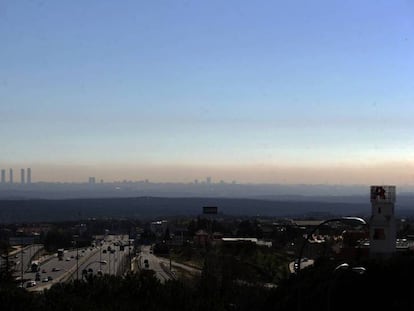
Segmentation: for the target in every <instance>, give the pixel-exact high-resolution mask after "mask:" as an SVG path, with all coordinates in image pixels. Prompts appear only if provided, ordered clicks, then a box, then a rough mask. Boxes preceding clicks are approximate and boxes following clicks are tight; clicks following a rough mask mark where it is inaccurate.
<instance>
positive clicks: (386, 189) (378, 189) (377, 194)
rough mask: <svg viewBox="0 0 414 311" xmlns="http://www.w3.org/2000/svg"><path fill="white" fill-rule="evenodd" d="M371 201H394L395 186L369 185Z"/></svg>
mask: <svg viewBox="0 0 414 311" xmlns="http://www.w3.org/2000/svg"><path fill="white" fill-rule="evenodd" d="M371 202H384V203H394V202H395V186H371Z"/></svg>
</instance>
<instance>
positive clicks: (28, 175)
mask: <svg viewBox="0 0 414 311" xmlns="http://www.w3.org/2000/svg"><path fill="white" fill-rule="evenodd" d="M27 183H28V184H31V183H32V169H31V168H30V167H29V168H28V169H27Z"/></svg>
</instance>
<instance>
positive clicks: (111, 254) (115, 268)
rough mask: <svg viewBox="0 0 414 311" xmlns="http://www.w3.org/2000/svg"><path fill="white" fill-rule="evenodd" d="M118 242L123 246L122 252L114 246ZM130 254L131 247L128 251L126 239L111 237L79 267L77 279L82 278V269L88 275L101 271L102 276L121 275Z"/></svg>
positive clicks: (118, 247) (125, 237)
mask: <svg viewBox="0 0 414 311" xmlns="http://www.w3.org/2000/svg"><path fill="white" fill-rule="evenodd" d="M110 241H111V242H110ZM119 241H121V242H122V243H123V245H124V250H123V251H122V250H121V247H120V246H116V245H114V243H115V242H119ZM108 248H109V249H108ZM130 253H131V254H132V253H133V249H132V246H131V250H128V237H127V236H124V237H121V236H116V237H115V236H113V237H111V238H110V239H107V240H106V241H104V243H103V245H102V246H99V247H98V251H97V252H96V253H95V254H94V255H93V256H92V257H90V258H89V259H88V261H87V262H85V263H83V264H82V265H80V266H79V275H80V276H79V277H80V278H81V277H82V275H81V274H82V271H83V270H84V269H86V270H87V271H88V274H90V273H93V274H97V273H98V271H101V272H102V274H112V275H121V274H122V273H123V272H124V271H123V266H124V265H128V263H129V259H128V255H129V254H130ZM89 269H92V270H89Z"/></svg>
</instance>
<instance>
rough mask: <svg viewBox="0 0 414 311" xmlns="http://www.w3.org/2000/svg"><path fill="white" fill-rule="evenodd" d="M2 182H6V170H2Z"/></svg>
mask: <svg viewBox="0 0 414 311" xmlns="http://www.w3.org/2000/svg"><path fill="white" fill-rule="evenodd" d="M1 183H2V184H5V183H6V170H1Z"/></svg>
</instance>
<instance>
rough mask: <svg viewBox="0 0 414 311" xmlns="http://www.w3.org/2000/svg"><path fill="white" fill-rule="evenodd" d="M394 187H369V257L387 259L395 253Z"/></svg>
mask: <svg viewBox="0 0 414 311" xmlns="http://www.w3.org/2000/svg"><path fill="white" fill-rule="evenodd" d="M394 203H395V186H371V218H370V232H369V237H370V255H371V256H374V257H389V256H391V255H392V254H394V253H395V251H396V224H395V216H394Z"/></svg>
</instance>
